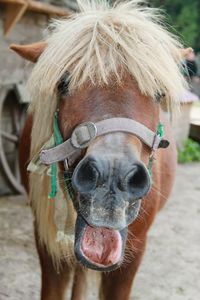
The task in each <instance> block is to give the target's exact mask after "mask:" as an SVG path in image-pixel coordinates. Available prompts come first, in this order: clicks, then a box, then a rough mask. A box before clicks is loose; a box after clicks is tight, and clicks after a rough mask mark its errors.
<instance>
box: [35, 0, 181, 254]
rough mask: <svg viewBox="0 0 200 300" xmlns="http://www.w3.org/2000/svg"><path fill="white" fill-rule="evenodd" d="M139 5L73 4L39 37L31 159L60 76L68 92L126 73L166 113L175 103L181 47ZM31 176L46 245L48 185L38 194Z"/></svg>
mask: <svg viewBox="0 0 200 300" xmlns="http://www.w3.org/2000/svg"><path fill="white" fill-rule="evenodd" d="M143 3H144V1H140V0H132V1H128V2H124V1H123V2H122V3H117V4H116V5H114V6H113V7H111V6H109V4H108V3H107V2H106V1H104V0H101V1H100V0H78V5H79V8H80V12H79V13H77V14H74V15H72V16H71V17H70V18H68V19H62V20H55V21H53V23H52V24H51V26H50V30H49V31H50V33H49V34H48V36H47V37H46V39H45V41H46V43H47V47H46V49H45V51H44V52H43V54H42V55H41V57H40V58H39V60H38V62H37V64H36V66H35V68H34V70H33V72H32V75H31V77H30V80H29V89H30V94H31V101H32V103H31V111H32V112H33V113H34V121H33V130H32V150H31V156H33V155H35V153H36V152H37V151H39V150H40V148H41V146H42V145H43V144H44V143H45V142H46V141H47V140H48V139H49V138H50V136H51V134H52V122H53V114H54V112H55V110H56V107H57V105H58V99H57V95H56V87H57V84H58V82H59V79H60V78H61V76H62V75H63V74H64V73H65V72H68V73H69V74H70V75H69V76H70V78H69V79H70V81H69V82H70V83H69V93H73V92H74V91H75V90H76V89H79V88H80V87H81V86H82V85H83V84H84V83H86V82H87V83H88V84H91V85H96V86H99V85H109V84H110V78H112V80H115V83H118V84H120V83H121V80H122V77H123V74H124V73H129V74H130V75H131V76H132V77H133V78H134V79H135V80H136V82H137V84H138V87H139V89H140V91H141V93H142V94H145V95H147V96H149V97H150V98H152V99H154V98H155V95H156V94H157V93H160V94H162V93H165V94H166V95H167V96H166V97H167V103H168V106H169V107H170V108H171V109H172V110H173V108H174V106H176V104H178V103H179V100H180V97H181V95H182V92H183V87H184V84H185V82H184V78H183V76H182V74H181V71H180V65H179V63H180V60H181V57H180V52H179V50H178V49H179V48H182V45H181V44H180V42H179V41H178V40H177V38H176V37H174V36H173V35H172V34H171V33H169V32H168V31H167V30H166V29H165V27H164V25H162V22H161V20H162V18H161V17H160V15H159V11H158V10H157V9H153V8H149V7H144V5H142V4H143ZM32 177H33V178H32V179H31V182H32V183H31V190H32V192H31V193H32V198H34V200H33V202H34V201H35V210H36V212H37V211H38V214H40V216H39V217H38V218H39V219H40V221H38V222H40V223H41V224H40V228H41V231H42V232H40V237H41V239H43V240H45V243H46V244H48V243H51V240H52V236H53V235H55V234H52V236H50V233H49V232H48V230H49V228H48V226H47V225H46V226H47V228H45V229H44V228H43V227H44V222H45V221H44V220H42V219H43V218H44V215H45V216H46V217H45V218H46V222H47V223H48V219H49V218H50V217H49V214H50V211H49V209H48V205H49V204H48V203H46V202H45V201H49V200H48V199H47V200H45V199H46V198H47V195H48V187H47V188H46V189H45V188H44V187H43V191H41V195H39V192H38V193H36V190H37V189H38V186H39V185H40V186H41V185H42V181H41V178H40V177H39V176H34V174H33V175H32ZM46 186H47V184H46ZM34 191H35V192H34ZM34 193H36V194H37V195H33V194H34ZM42 193H43V196H42ZM38 197H39V198H40V199H38ZM45 197H46V198H45ZM37 201H38V202H40V204H36V202H37ZM41 201H43V203H42V204H41ZM41 205H43V206H44V207H43V209H42V212H41V211H40V210H41ZM43 221H44V222H43ZM52 226H53V225H52ZM53 231H54V229H52V232H53ZM47 234H48V235H49V238H48V240H46V239H47V237H45V235H47ZM48 248H51V246H49V247H48ZM52 248H53V246H52ZM52 251H53V250H52ZM56 251H57V250H56ZM50 252H51V251H50Z"/></svg>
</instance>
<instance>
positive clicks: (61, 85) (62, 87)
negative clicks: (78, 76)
mask: <svg viewBox="0 0 200 300" xmlns="http://www.w3.org/2000/svg"><path fill="white" fill-rule="evenodd" d="M68 86H69V74H68V73H67V72H66V73H64V74H63V75H62V77H61V78H60V80H59V82H58V92H59V94H60V95H66V94H67V92H68Z"/></svg>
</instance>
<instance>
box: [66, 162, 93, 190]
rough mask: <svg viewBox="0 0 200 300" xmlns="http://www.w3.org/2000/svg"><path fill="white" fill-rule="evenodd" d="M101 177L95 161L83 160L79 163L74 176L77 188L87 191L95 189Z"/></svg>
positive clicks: (74, 183)
mask: <svg viewBox="0 0 200 300" xmlns="http://www.w3.org/2000/svg"><path fill="white" fill-rule="evenodd" d="M98 178H99V172H98V170H97V168H96V166H95V165H94V163H93V161H89V160H87V159H86V160H83V161H81V163H79V164H78V166H77V167H76V169H75V171H74V175H73V177H72V184H73V187H74V188H75V190H77V191H78V192H82V193H87V192H89V191H91V190H93V189H95V187H96V185H97V181H98Z"/></svg>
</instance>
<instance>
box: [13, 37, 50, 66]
mask: <svg viewBox="0 0 200 300" xmlns="http://www.w3.org/2000/svg"><path fill="white" fill-rule="evenodd" d="M46 47H47V44H46V43H45V42H38V43H33V44H29V45H17V44H12V45H10V49H12V50H13V51H15V52H16V53H17V54H19V55H20V56H21V57H23V58H25V59H27V60H29V61H31V62H34V63H35V62H37V60H38V58H39V57H40V55H41V54H42V52H43V51H44V49H45V48H46Z"/></svg>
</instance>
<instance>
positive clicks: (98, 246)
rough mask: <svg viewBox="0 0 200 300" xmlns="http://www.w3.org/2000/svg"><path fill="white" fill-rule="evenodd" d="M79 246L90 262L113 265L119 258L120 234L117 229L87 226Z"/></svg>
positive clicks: (120, 247) (120, 250)
mask: <svg viewBox="0 0 200 300" xmlns="http://www.w3.org/2000/svg"><path fill="white" fill-rule="evenodd" d="M81 248H82V252H83V254H84V255H85V256H86V257H87V258H88V259H89V260H90V261H91V262H94V263H97V264H101V265H104V266H107V265H114V264H116V263H117V262H118V261H119V260H120V258H121V253H122V240H121V235H120V233H119V231H117V230H113V229H107V228H105V227H98V228H93V227H91V226H87V228H86V230H85V232H84V235H83V239H82V243H81Z"/></svg>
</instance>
